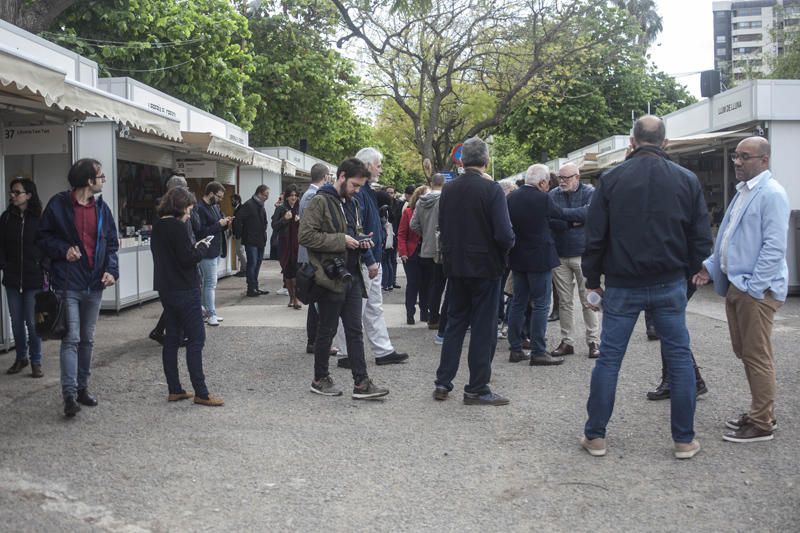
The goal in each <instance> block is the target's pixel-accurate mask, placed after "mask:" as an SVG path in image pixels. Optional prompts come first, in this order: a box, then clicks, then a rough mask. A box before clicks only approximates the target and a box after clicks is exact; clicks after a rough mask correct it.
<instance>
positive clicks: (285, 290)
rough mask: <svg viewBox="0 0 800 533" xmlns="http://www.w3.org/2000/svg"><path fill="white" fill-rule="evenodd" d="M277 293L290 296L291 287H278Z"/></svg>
mask: <svg viewBox="0 0 800 533" xmlns="http://www.w3.org/2000/svg"><path fill="white" fill-rule="evenodd" d="M275 294H280V295H281V296H288V294H289V289H287V288H286V287H283V288H281V289H278V290H277V291H275Z"/></svg>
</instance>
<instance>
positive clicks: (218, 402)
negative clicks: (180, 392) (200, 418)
mask: <svg viewBox="0 0 800 533" xmlns="http://www.w3.org/2000/svg"><path fill="white" fill-rule="evenodd" d="M194 403H196V404H198V405H207V406H209V407H220V406H222V405H225V402H224V401H223V400H222V398H220V397H219V396H214V395H213V394H209V395H208V399H205V398H201V397H200V396H195V397H194Z"/></svg>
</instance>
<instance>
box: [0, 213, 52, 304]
mask: <svg viewBox="0 0 800 533" xmlns="http://www.w3.org/2000/svg"><path fill="white" fill-rule="evenodd" d="M38 228H39V217H38V216H36V215H34V214H33V213H31V212H30V210H27V209H26V210H25V211H20V210H19V209H17V208H16V207H14V206H11V207H9V208H8V209H7V210H6V211H5V213H3V214H2V216H0V268H1V269H3V285H5V286H6V287H8V288H9V289H20V288H22V289H41V288H42V285H43V280H44V278H43V276H42V268H41V261H42V257H43V255H42V251H41V250H40V249H39V246H37V244H36V231H37V230H38Z"/></svg>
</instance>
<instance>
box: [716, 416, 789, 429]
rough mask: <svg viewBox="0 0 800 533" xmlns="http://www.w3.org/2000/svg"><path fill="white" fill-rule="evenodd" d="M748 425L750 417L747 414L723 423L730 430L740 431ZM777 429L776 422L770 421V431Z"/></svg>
mask: <svg viewBox="0 0 800 533" xmlns="http://www.w3.org/2000/svg"><path fill="white" fill-rule="evenodd" d="M749 423H750V415H749V414H747V413H742V414H741V415H739V418H731V419H730V420H728V421H726V422H725V426H726V427H729V428H731V429H741V428H743V427H744V426H746V425H747V424H749ZM776 429H778V421H777V420H775V419H774V418H773V419H772V431H775V430H776Z"/></svg>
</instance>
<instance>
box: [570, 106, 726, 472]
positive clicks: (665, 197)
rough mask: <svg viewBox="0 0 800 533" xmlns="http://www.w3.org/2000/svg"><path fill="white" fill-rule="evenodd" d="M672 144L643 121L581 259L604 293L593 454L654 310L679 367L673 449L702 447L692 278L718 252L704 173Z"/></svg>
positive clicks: (608, 181) (610, 181) (611, 177)
mask: <svg viewBox="0 0 800 533" xmlns="http://www.w3.org/2000/svg"><path fill="white" fill-rule="evenodd" d="M664 146H666V131H665V127H664V122H663V121H662V120H661V119H660V118H658V117H655V116H652V115H646V116H643V117H641V118H640V119H639V120H637V121H636V124H635V125H634V128H633V136H632V137H631V147H632V148H633V151H632V152H631V154H630V155H628V157H627V158H626V160H625V162H624V163H622V164H621V165H619V166H617V167H615V168H612V169H611V170H609V171H607V172H605V173H604V174H603V175H602V176H601V177H600V180H599V182H598V185H597V189H596V190H595V192H594V195H593V196H592V203H591V204H590V205H589V210H588V213H587V216H586V251H585V252H584V255H583V262H582V265H581V266H582V268H583V273H584V275H585V276H586V288H587V289H588V290H589V291H590V292H591V293H594V295H595V296H600V297H602V300H603V301H602V306H603V330H602V334H601V342H600V357H599V358H598V359H597V362H596V363H595V366H594V370H593V371H592V381H591V390H590V393H589V401H588V402H587V404H586V410H587V412H588V420H587V421H586V425H585V427H584V435H583V436H582V437H581V445H582V446H583V448H584V449H586V451H587V452H589V454H590V455H592V456H602V455H605V454H606V441H605V438H606V426H607V425H608V422H609V420H610V419H611V414H612V412H613V410H614V397H615V396H616V389H617V378H618V376H619V369H620V366H621V365H622V358H623V357H624V356H625V351H626V349H627V347H628V342H629V341H630V336H631V332H632V331H633V328H634V326H635V325H636V321H637V320H638V319H639V314H640V313H641V312H642V311H644V310H650V311H651V312H652V313H653V320H654V322H655V326H656V329H657V330H658V333H659V335H660V336H661V348H662V354H663V358H664V361H665V362H666V363H667V369H668V372H669V381H670V384H671V387H672V390H671V395H670V399H671V409H670V410H671V429H672V440H673V441H674V443H675V444H674V448H673V453H674V455H675V458H677V459H689V458H691V457H694V456H695V455H696V454H697V452H699V451H700V444H699V443H698V442H697V441H696V440H695V439H694V437H695V434H694V412H695V405H696V395H695V394H696V393H695V387H696V383H695V374H694V370H693V368H692V350H691V348H690V341H689V331H688V329H687V328H686V301H687V300H686V283H687V282H686V278H687V276H688V275H689V273H691V272H695V273H697V272H700V269H701V268H702V261H703V259H704V258H705V257H707V255H708V252H709V250H710V249H711V227H710V225H709V222H708V212H707V211H706V202H705V199H704V198H703V188H702V186H701V185H700V180H698V179H697V176H695V175H694V174H692V173H691V172H689V171H688V170H686V169H685V168H682V167H680V166H678V165H676V164H675V163H673V162H672V161H670V160H669V158H668V156H667V154H666V153H665V152H664V150H663V148H664ZM602 276H605V291H604V290H603V288H601V286H600V278H601V277H602ZM587 299H588V300H591V299H592V295H587Z"/></svg>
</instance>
